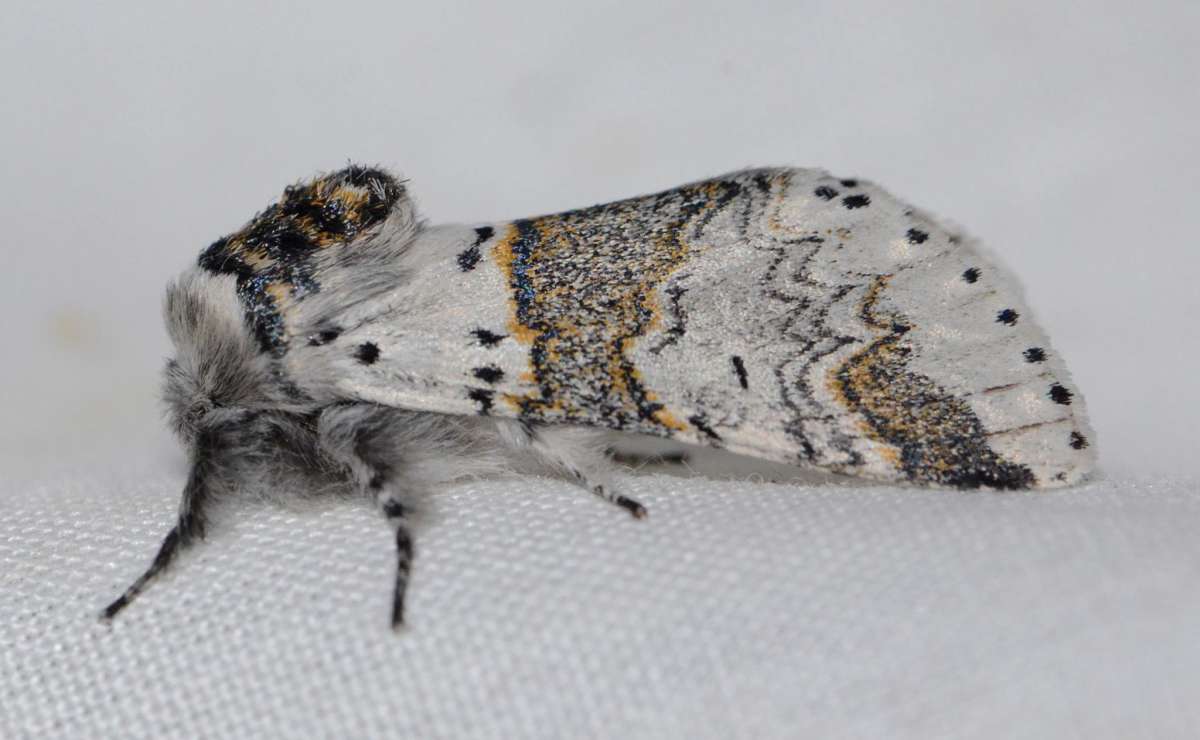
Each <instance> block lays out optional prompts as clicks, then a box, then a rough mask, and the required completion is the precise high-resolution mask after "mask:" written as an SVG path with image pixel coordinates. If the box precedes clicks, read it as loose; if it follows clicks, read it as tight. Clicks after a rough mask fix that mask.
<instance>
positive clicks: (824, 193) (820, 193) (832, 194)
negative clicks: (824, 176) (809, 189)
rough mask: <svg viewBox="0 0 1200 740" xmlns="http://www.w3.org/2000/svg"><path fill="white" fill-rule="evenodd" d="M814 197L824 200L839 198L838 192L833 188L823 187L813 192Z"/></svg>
mask: <svg viewBox="0 0 1200 740" xmlns="http://www.w3.org/2000/svg"><path fill="white" fill-rule="evenodd" d="M813 195H815V196H817V197H818V198H822V199H824V200H833V199H834V198H836V197H838V191H836V190H834V189H833V188H831V187H828V186H825V185H822V186H821V187H819V188H817V189H816V190H814V191H813Z"/></svg>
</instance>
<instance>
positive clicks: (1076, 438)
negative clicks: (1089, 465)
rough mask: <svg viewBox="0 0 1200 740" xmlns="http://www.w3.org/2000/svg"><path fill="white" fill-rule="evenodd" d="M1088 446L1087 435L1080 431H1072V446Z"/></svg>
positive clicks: (1078, 447)
mask: <svg viewBox="0 0 1200 740" xmlns="http://www.w3.org/2000/svg"><path fill="white" fill-rule="evenodd" d="M1087 446H1088V441H1087V437H1085V436H1083V435H1082V434H1080V433H1079V432H1071V447H1073V448H1074V449H1076V450H1082V449H1086V448H1087Z"/></svg>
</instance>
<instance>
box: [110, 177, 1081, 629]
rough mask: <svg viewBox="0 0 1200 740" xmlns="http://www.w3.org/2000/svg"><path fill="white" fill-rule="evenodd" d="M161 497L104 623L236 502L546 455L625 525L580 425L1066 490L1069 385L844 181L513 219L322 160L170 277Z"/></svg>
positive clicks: (816, 460)
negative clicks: (428, 212) (482, 216)
mask: <svg viewBox="0 0 1200 740" xmlns="http://www.w3.org/2000/svg"><path fill="white" fill-rule="evenodd" d="M165 319H166V324H167V328H168V331H169V335H170V338H171V340H172V342H173V344H174V347H175V355H174V358H173V359H171V360H170V361H169V362H168V363H167V366H166V371H165V392H164V395H165V401H166V404H167V407H168V411H169V417H170V420H171V423H172V425H173V427H174V429H175V431H176V432H177V433H178V435H179V436H180V438H181V439H182V441H183V443H184V445H185V446H186V448H187V450H188V451H189V456H190V466H191V468H190V473H189V475H188V479H187V483H186V485H185V486H184V489H183V497H182V502H181V504H180V508H179V514H178V519H177V521H176V522H175V524H174V526H173V527H172V528H171V530H170V531H169V532H168V533H167V535H166V538H165V539H164V541H163V543H162V545H161V547H160V549H159V551H158V554H157V556H156V557H155V558H154V561H153V563H152V564H151V565H150V567H149V568H148V569H147V570H146V571H145V573H144V574H143V575H141V577H139V578H138V579H137V580H136V581H135V582H134V583H133V584H132V585H131V586H130V587H129V588H128V589H127V590H126V591H125V592H124V593H123V594H122V595H121V596H120V597H119V598H118V599H117V600H116V601H114V602H113V603H112V604H111V605H110V606H109V607H108V608H107V609H105V610H104V612H103V618H104V619H111V618H112V617H113V616H115V615H116V614H117V613H118V612H119V611H121V609H123V608H124V607H125V606H127V605H128V604H129V603H130V602H131V601H132V600H133V599H134V598H135V597H137V595H138V594H139V593H141V592H142V590H143V589H144V588H145V587H146V586H147V584H148V583H150V582H151V581H152V580H153V579H154V578H155V577H156V576H157V575H159V574H160V573H161V572H163V570H164V569H165V568H167V567H168V566H169V565H170V564H171V563H172V561H173V560H174V559H175V558H176V556H177V555H178V553H179V552H180V551H182V550H184V549H186V548H188V547H189V546H190V545H192V544H193V543H194V542H195V541H196V540H197V539H199V538H202V537H203V536H204V534H205V521H206V514H207V513H209V512H210V510H211V508H212V507H213V506H214V505H215V503H216V502H217V501H219V500H220V499H222V498H223V497H229V496H236V495H299V496H326V495H357V496H362V497H366V498H368V499H369V500H370V501H372V502H373V503H374V505H375V506H376V507H377V508H378V510H379V511H380V512H381V513H382V515H383V517H385V518H386V520H387V522H388V523H389V524H390V526H391V531H392V532H393V536H394V541H395V549H396V558H397V568H396V578H395V585H394V590H393V607H392V615H391V618H392V624H393V626H397V627H398V626H400V625H401V624H403V621H404V594H405V589H406V586H407V584H408V580H409V575H410V569H411V566H412V562H413V540H412V536H411V534H410V531H409V518H410V514H411V502H412V500H413V497H414V496H416V495H419V494H423V493H425V492H427V491H430V490H434V489H436V488H437V487H439V486H442V485H444V484H446V483H448V482H450V481H454V480H457V479H460V478H463V477H465V476H478V475H484V476H486V475H496V474H503V473H511V472H513V471H517V472H520V471H523V470H549V471H553V472H555V473H556V474H558V475H560V476H562V477H563V478H565V479H567V480H570V481H572V482H573V483H574V484H577V485H578V486H579V487H581V488H583V489H585V490H586V491H588V492H590V493H592V494H594V495H596V496H598V497H599V498H601V499H604V500H606V501H609V502H611V503H613V504H615V505H617V506H619V507H621V508H623V509H624V510H625V511H627V512H629V513H630V514H631V515H633V516H634V517H637V518H642V517H644V516H645V515H646V509H645V508H644V507H643V506H642V505H641V504H640V503H638V502H637V501H634V500H633V499H631V498H629V497H627V496H625V495H623V494H622V493H621V492H620V490H619V488H618V487H616V486H614V485H613V483H612V476H611V471H612V470H613V466H612V463H611V462H610V461H609V460H607V459H606V458H605V457H604V455H603V451H602V450H603V446H604V442H603V440H604V439H605V435H606V433H611V432H614V431H615V432H622V433H636V434H646V435H656V436H659V437H666V438H669V439H672V440H677V441H680V442H687V443H693V444H699V445H707V446H711V447H717V448H722V449H725V450H730V451H732V452H735V453H741V454H745V455H750V456H754V457H758V458H762V459H766V460H771V461H777V462H783V463H790V464H794V465H800V466H813V467H816V468H820V469H823V470H826V471H830V472H833V473H842V474H848V475H854V476H861V477H866V478H869V479H874V480H877V481H883V482H894V483H908V484H918V485H926V486H938V487H948V488H963V489H969V488H980V487H984V488H993V489H1028V488H1042V487H1054V486H1063V485H1070V484H1073V483H1076V482H1078V481H1080V480H1082V479H1083V478H1084V477H1086V476H1087V475H1088V474H1089V472H1090V471H1092V469H1093V467H1094V462H1095V458H1094V448H1093V445H1092V432H1091V430H1090V428H1089V426H1088V423H1087V420H1086V414H1085V411H1084V406H1083V399H1082V397H1081V396H1080V394H1079V391H1078V389H1077V388H1076V387H1075V385H1074V384H1073V383H1072V382H1071V379H1070V376H1069V375H1068V373H1067V370H1066V367H1065V365H1064V363H1063V361H1062V358H1061V357H1060V356H1059V355H1058V354H1056V353H1055V352H1054V350H1053V349H1052V348H1051V346H1050V344H1049V342H1048V341H1047V339H1046V336H1045V334H1044V333H1043V332H1042V331H1041V330H1040V329H1039V328H1038V327H1037V325H1036V324H1034V323H1033V321H1032V320H1031V317H1030V311H1029V309H1028V307H1027V306H1026V305H1025V303H1024V302H1023V300H1022V298H1021V296H1020V291H1019V288H1018V286H1017V284H1016V282H1015V281H1014V280H1013V279H1011V278H1009V277H1008V276H1006V274H1005V273H1004V272H1002V270H1001V269H1000V268H999V267H998V266H997V264H996V263H995V262H994V261H992V260H990V259H988V258H987V257H986V256H985V254H984V253H983V252H982V251H981V249H980V248H979V247H978V246H977V245H976V244H975V243H974V242H973V241H971V240H969V239H967V238H965V237H964V236H962V235H961V234H959V233H957V232H956V231H954V230H951V229H949V228H947V227H945V226H943V225H941V224H939V223H938V222H937V221H936V220H935V219H934V218H932V217H931V216H929V215H927V214H925V213H923V212H921V211H918V210H916V209H914V208H912V207H911V206H908V205H906V204H905V203H903V202H901V201H899V200H897V199H896V198H894V197H892V196H891V195H889V194H888V193H887V192H885V191H884V190H882V189H881V188H879V187H877V186H875V185H873V184H871V183H869V182H866V181H862V180H852V179H838V178H835V177H832V176H830V175H829V174H827V173H825V172H824V171H820V170H810V169H790V168H789V169H782V168H781V169H753V170H745V171H740V172H734V173H731V174H727V175H723V176H720V177H714V178H712V179H708V180H704V181H701V182H694V183H691V184H688V185H683V186H681V187H677V188H674V189H671V190H666V191H664V192H660V193H656V194H653V195H645V196H640V197H635V198H630V199H627V200H621V201H617V202H613V203H606V204H603V205H597V206H592V207H589V208H582V209H579V210H572V211H567V212H564V213H557V214H553V215H547V216H540V217H535V218H523V219H517V220H514V221H504V222H499V223H486V224H473V225H441V226H435V225H429V224H426V223H424V222H423V221H422V220H420V219H419V218H418V216H417V212H416V210H415V207H414V205H413V201H412V199H411V197H410V196H409V193H408V190H407V187H406V184H405V182H404V181H401V180H399V179H397V178H396V177H394V176H392V175H390V174H389V173H387V172H385V171H383V170H381V169H377V168H370V167H361V166H353V165H352V166H349V167H347V168H345V169H342V170H340V171H337V172H333V173H331V174H327V175H324V176H320V177H317V178H315V179H312V180H310V181H307V182H300V183H298V184H296V185H293V186H291V187H288V188H287V189H286V190H284V192H283V195H282V197H281V198H280V199H279V201H278V202H277V203H274V204H272V205H270V206H268V207H267V208H266V209H265V210H263V211H262V212H260V213H259V214H258V215H257V216H255V217H254V218H253V219H251V220H250V222H249V223H247V224H246V225H245V226H243V227H242V228H241V229H240V230H239V231H237V232H235V233H233V234H230V235H229V236H226V237H224V238H221V239H218V240H217V241H216V242H214V243H213V244H211V245H210V246H209V247H208V248H207V249H205V250H204V251H203V253H202V254H201V255H200V258H199V260H198V261H197V263H196V264H195V265H194V266H192V267H191V268H190V269H188V270H186V271H185V272H184V273H183V274H182V275H181V276H180V277H178V278H177V279H176V280H175V281H174V282H172V283H171V284H170V285H169V287H168V289H167V294H166V301H165Z"/></svg>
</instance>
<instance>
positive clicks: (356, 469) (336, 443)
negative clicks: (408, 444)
mask: <svg viewBox="0 0 1200 740" xmlns="http://www.w3.org/2000/svg"><path fill="white" fill-rule="evenodd" d="M390 416H394V414H392V413H391V411H390V410H389V409H385V408H382V407H378V406H370V405H366V404H353V405H346V406H339V407H334V408H330V409H327V410H325V411H324V412H322V414H321V417H320V419H319V421H318V423H317V433H318V436H319V437H320V441H321V446H322V449H324V450H325V451H326V452H327V453H329V454H330V456H332V457H333V458H334V459H335V460H338V461H339V462H341V463H342V464H343V465H345V466H346V468H347V469H348V470H349V472H350V474H351V476H352V477H353V479H354V481H355V483H356V485H357V486H358V488H359V490H360V491H362V492H363V493H365V494H366V495H368V496H370V497H371V499H372V501H373V502H374V504H375V506H376V507H378V509H379V510H380V511H381V512H382V513H383V515H384V517H386V518H387V521H388V523H389V524H390V525H392V530H393V539H394V541H395V543H396V578H395V581H394V584H393V587H392V629H395V630H398V629H400V628H401V627H402V626H404V595H405V593H406V591H407V590H408V579H409V576H410V575H411V573H412V562H413V556H414V548H413V538H412V534H411V533H410V531H409V528H408V521H407V519H406V514H407V511H406V509H405V506H404V504H403V502H402V500H401V496H400V491H399V490H398V488H399V486H398V480H397V478H398V476H397V475H396V473H395V469H394V467H393V465H392V461H391V457H393V456H394V454H395V453H394V451H391V450H389V449H388V445H387V444H386V439H387V435H386V431H387V428H388V423H389V417H390ZM392 421H394V419H392ZM389 453H390V454H389Z"/></svg>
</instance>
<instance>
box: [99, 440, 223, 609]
mask: <svg viewBox="0 0 1200 740" xmlns="http://www.w3.org/2000/svg"><path fill="white" fill-rule="evenodd" d="M217 444H218V440H217V438H216V435H215V434H214V433H212V432H202V433H201V434H200V435H199V437H198V438H197V440H196V445H195V448H194V449H193V461H192V469H191V471H190V472H189V473H188V480H187V484H186V485H185V486H184V488H183V499H182V501H180V504H179V519H178V520H177V521H176V523H175V526H173V527H171V530H170V531H169V532H167V536H166V537H164V538H163V541H162V544H161V545H160V546H159V548H158V554H157V555H155V556H154V561H153V562H152V563H151V564H150V567H149V568H147V569H146V571H145V572H144V573H142V575H141V576H139V577H138V579H137V580H136V581H134V582H133V583H132V584H131V585H130V586H129V588H127V589H125V592H124V593H122V594H121V595H120V596H118V597H117V599H116V600H115V601H113V602H112V603H111V604H109V605H108V606H107V607H105V608H104V611H103V612H101V613H100V619H101V620H102V621H105V622H111V621H112V619H113V617H115V616H116V615H117V613H118V612H120V611H121V610H122V609H124V608H125V607H127V606H129V604H130V603H131V602H132V601H133V600H134V599H136V598H137V597H138V595H139V594H141V593H142V591H144V590H145V589H146V587H147V586H148V585H149V584H150V583H151V582H152V581H153V580H154V579H155V578H157V577H158V576H159V575H160V574H161V573H162V572H163V571H165V570H166V569H167V568H168V567H170V565H171V563H172V562H174V560H175V556H176V555H177V554H178V553H179V552H180V551H181V550H185V549H187V548H188V547H190V546H191V545H192V543H193V542H195V541H196V539H204V510H205V506H206V504H207V503H208V501H209V499H210V498H211V495H210V494H211V490H210V486H209V478H210V476H211V474H212V472H213V469H214V466H215V463H214V458H215V453H216V451H217Z"/></svg>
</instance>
